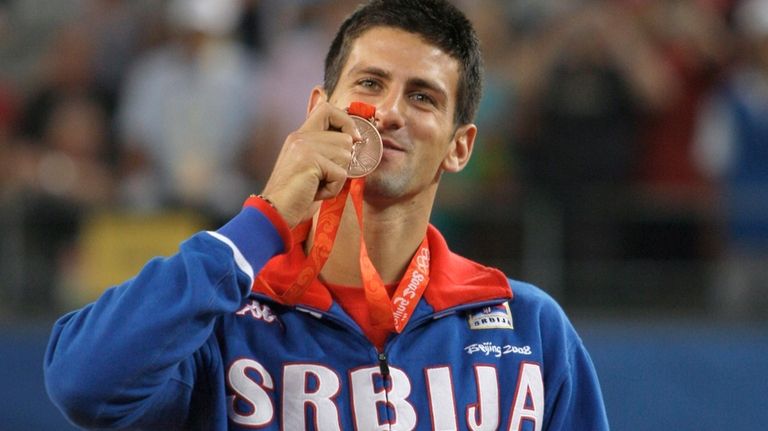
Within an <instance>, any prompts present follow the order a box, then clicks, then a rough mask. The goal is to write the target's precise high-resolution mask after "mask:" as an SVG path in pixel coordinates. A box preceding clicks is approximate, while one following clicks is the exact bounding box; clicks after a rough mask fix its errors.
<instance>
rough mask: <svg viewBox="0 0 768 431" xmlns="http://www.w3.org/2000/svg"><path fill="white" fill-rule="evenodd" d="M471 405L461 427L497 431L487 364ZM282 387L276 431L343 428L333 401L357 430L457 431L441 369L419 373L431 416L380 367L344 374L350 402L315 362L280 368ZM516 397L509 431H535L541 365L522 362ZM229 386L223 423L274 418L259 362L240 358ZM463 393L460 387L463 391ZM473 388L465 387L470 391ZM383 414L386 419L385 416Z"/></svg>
mask: <svg viewBox="0 0 768 431" xmlns="http://www.w3.org/2000/svg"><path fill="white" fill-rule="evenodd" d="M474 370H475V390H476V392H477V398H476V400H477V402H475V403H471V404H468V405H466V406H463V410H458V411H464V412H465V420H466V424H467V427H468V428H469V429H471V430H473V431H480V430H496V429H498V428H499V423H500V421H501V416H500V413H501V406H500V403H499V381H498V375H497V371H496V368H495V367H494V366H492V365H475V367H474ZM282 374H283V379H282V380H283V381H282V388H280V393H281V394H282V400H281V401H282V402H281V403H280V404H281V405H280V406H279V408H281V409H282V411H281V412H280V413H281V414H280V418H281V421H282V424H281V426H282V429H307V428H311V426H308V425H309V423H308V421H309V422H310V423H312V424H313V425H314V429H316V430H318V431H326V430H328V431H337V430H340V429H341V428H342V426H341V423H340V418H339V403H341V402H349V403H350V406H349V407H350V410H351V412H352V415H353V417H354V421H355V428H356V429H360V430H363V429H364V430H384V429H391V430H394V431H408V430H413V429H415V428H416V426H417V423H418V418H421V419H422V420H429V419H426V418H431V425H432V427H431V428H432V429H433V430H441V431H444V430H456V429H458V428H459V427H458V420H457V419H458V416H457V414H456V412H457V407H462V406H456V401H455V400H456V398H455V393H456V391H457V388H455V387H454V385H453V379H452V377H451V369H450V368H449V367H447V366H439V367H433V368H426V369H425V370H424V375H425V384H426V388H424V390H425V391H426V392H427V394H428V397H429V406H428V408H429V412H418V411H416V408H415V407H414V405H413V404H412V403H411V402H410V401H409V400H408V398H409V396H410V394H411V390H412V384H411V380H410V378H409V377H408V375H406V374H405V372H404V371H403V370H401V369H399V368H397V367H393V366H390V367H389V376H387V378H386V379H385V378H383V377H382V375H381V370H380V368H379V367H378V366H371V367H365V368H358V369H355V370H352V371H350V373H349V385H350V388H349V392H350V399H349V401H347V400H344V399H343V398H342V399H339V398H338V395H339V393H340V392H341V385H342V381H341V378H340V376H339V374H338V373H337V372H336V371H334V370H333V369H331V368H329V367H327V366H325V365H320V364H314V363H290V364H285V365H284V366H283V369H282ZM517 380H518V384H517V389H516V391H515V398H514V401H513V402H512V405H511V406H510V407H511V410H510V413H509V426H508V427H507V430H508V431H519V430H521V429H522V426H523V425H524V424H525V423H529V424H533V425H534V427H535V430H536V431H541V427H542V423H543V417H544V383H543V381H542V373H541V367H540V366H539V365H538V364H536V363H533V362H523V363H522V364H521V365H520V369H519V373H518V377H517ZM227 384H228V386H229V390H230V392H231V393H233V394H234V395H230V396H228V397H227V402H228V415H229V419H230V420H231V421H232V422H234V423H235V424H238V425H242V426H246V427H251V428H260V427H264V426H267V425H269V424H270V423H272V421H273V420H274V418H275V404H274V402H275V400H274V399H273V397H274V391H275V387H274V383H273V379H272V376H271V375H270V374H269V372H268V371H267V370H266V369H265V368H264V366H262V365H261V364H260V363H259V362H257V361H255V360H252V359H247V358H242V359H238V360H236V361H235V362H234V363H233V364H232V365H231V366H230V367H229V370H228V372H227ZM467 389H468V388H464V387H462V388H458V390H459V391H465V390H467ZM469 390H471V388H469ZM387 411H389V412H390V413H391V414H392V415H391V417H389V418H387V417H384V416H383V415H385V414H386V413H385V412H387Z"/></svg>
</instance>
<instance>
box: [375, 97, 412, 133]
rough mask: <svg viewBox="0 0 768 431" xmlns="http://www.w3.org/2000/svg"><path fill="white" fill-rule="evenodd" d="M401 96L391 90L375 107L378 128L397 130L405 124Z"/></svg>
mask: <svg viewBox="0 0 768 431" xmlns="http://www.w3.org/2000/svg"><path fill="white" fill-rule="evenodd" d="M403 102H404V100H403V97H402V96H401V95H400V93H399V92H391V93H389V94H388V95H387V97H386V98H385V99H383V100H381V101H380V102H379V103H378V104H377V105H378V106H377V107H376V126H377V127H378V129H379V130H381V131H385V130H397V129H400V128H402V127H403V126H404V125H405V118H404V117H403V112H404V109H405V106H404V105H403Z"/></svg>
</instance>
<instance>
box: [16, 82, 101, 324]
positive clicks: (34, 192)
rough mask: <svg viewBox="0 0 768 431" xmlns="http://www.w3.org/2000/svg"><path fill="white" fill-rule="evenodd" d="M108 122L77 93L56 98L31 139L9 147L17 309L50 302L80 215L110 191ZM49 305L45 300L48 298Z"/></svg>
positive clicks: (69, 253) (69, 258)
mask: <svg viewBox="0 0 768 431" xmlns="http://www.w3.org/2000/svg"><path fill="white" fill-rule="evenodd" d="M107 129H108V122H107V120H106V114H105V112H104V110H103V109H102V107H101V106H100V105H99V104H98V103H95V102H94V101H93V100H92V99H90V98H88V97H85V96H77V95H72V96H69V97H68V98H59V100H57V102H56V103H55V104H54V105H52V106H50V112H49V115H48V121H47V123H46V125H45V127H44V128H43V130H42V134H41V139H40V141H38V142H37V143H36V145H18V146H16V147H15V148H14V151H13V159H12V160H13V171H12V172H13V174H12V179H11V185H12V188H13V190H14V194H13V195H14V196H15V197H14V198H13V199H12V204H13V205H14V206H15V210H14V209H13V208H11V209H10V210H13V211H15V212H17V213H18V214H20V216H19V217H18V219H17V223H18V225H17V226H16V228H17V229H18V230H19V233H20V235H21V236H20V238H21V239H20V244H18V246H19V247H20V251H21V252H22V253H23V255H22V256H18V257H19V258H20V259H21V260H20V261H19V262H20V263H19V265H20V266H21V268H20V269H19V270H20V272H21V285H22V286H23V289H20V290H18V292H17V296H18V297H17V298H15V299H16V301H17V302H18V303H20V305H22V306H24V307H25V308H24V309H25V310H32V309H36V308H37V307H41V306H43V305H42V304H40V302H39V298H40V297H41V296H43V295H47V296H49V297H51V299H52V301H51V303H53V302H54V300H55V295H56V288H57V287H59V286H58V284H59V282H60V281H61V278H60V276H61V275H62V274H63V273H64V272H66V271H68V270H69V268H68V267H69V266H70V265H72V253H73V250H74V247H75V244H76V240H77V234H78V231H79V228H80V225H81V223H82V221H83V219H84V218H85V217H86V216H87V215H88V214H89V212H90V211H92V210H93V209H94V208H97V207H100V206H103V205H107V204H109V203H110V202H111V199H112V196H113V187H114V178H113V174H112V172H113V169H112V167H111V166H110V164H109V163H108V162H107V158H106V156H105V154H106V152H107V148H108V146H107V136H108V135H107ZM49 305H50V304H49Z"/></svg>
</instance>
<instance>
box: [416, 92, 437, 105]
mask: <svg viewBox="0 0 768 431" xmlns="http://www.w3.org/2000/svg"><path fill="white" fill-rule="evenodd" d="M410 97H411V100H413V101H415V102H417V103H426V104H428V105H435V99H434V98H432V97H431V96H430V95H429V94H427V93H413V94H411V96H410Z"/></svg>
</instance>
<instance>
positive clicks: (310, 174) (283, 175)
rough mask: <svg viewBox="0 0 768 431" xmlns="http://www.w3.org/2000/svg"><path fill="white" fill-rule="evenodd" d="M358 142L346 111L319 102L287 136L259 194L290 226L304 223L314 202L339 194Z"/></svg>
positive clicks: (352, 122)
mask: <svg viewBox="0 0 768 431" xmlns="http://www.w3.org/2000/svg"><path fill="white" fill-rule="evenodd" d="M359 139H361V137H360V134H359V132H358V130H357V127H356V126H355V122H354V120H352V118H350V116H349V115H348V114H347V113H346V112H344V111H343V110H341V109H338V108H336V107H334V106H332V105H330V104H328V103H321V104H320V105H318V106H317V107H316V108H315V109H314V110H313V111H312V112H311V113H310V115H309V117H308V118H307V120H306V121H305V122H304V124H302V126H301V127H300V128H299V129H298V130H297V131H296V132H293V133H291V134H290V135H288V137H287V139H286V140H285V142H284V144H283V148H282V150H281V151H280V155H279V156H278V159H277V162H276V163H275V166H274V168H273V170H272V174H271V175H270V178H269V180H268V181H267V184H266V186H265V188H264V190H263V192H262V195H264V196H265V197H268V198H269V199H270V201H271V202H272V203H273V204H274V205H275V208H277V210H278V212H280V214H281V215H282V216H283V218H284V219H285V220H286V222H287V223H288V224H289V225H290V226H295V225H296V224H298V223H300V222H301V221H303V220H306V219H307V218H309V217H311V215H312V213H311V210H312V208H314V207H315V206H314V205H313V204H314V202H316V201H318V200H324V199H329V198H331V197H334V196H336V195H337V194H338V193H339V192H340V191H341V189H342V187H343V186H344V183H345V182H346V180H347V169H348V167H349V164H350V162H351V160H352V148H353V145H354V142H355V140H359Z"/></svg>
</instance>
